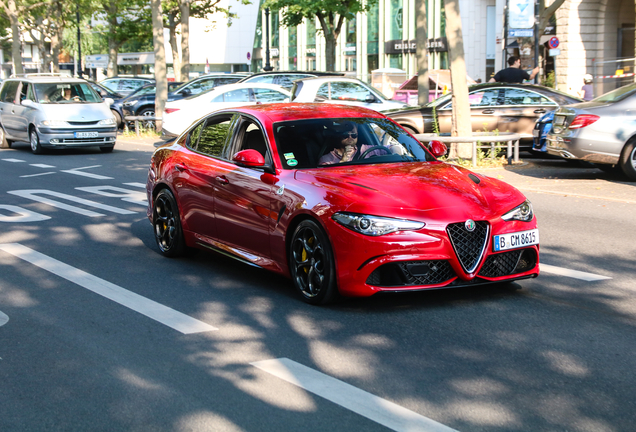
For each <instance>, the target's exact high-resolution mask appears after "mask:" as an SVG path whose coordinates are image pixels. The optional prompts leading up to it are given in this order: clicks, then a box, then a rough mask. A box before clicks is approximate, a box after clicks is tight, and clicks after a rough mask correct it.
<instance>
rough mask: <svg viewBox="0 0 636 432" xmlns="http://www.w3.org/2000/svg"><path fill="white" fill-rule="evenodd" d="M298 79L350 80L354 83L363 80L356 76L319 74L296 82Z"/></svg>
mask: <svg viewBox="0 0 636 432" xmlns="http://www.w3.org/2000/svg"><path fill="white" fill-rule="evenodd" d="M299 81H302V82H331V81H350V82H355V83H359V82H363V81H360V80H359V79H358V78H353V77H348V76H344V75H339V76H337V75H336V76H334V75H330V76H319V77H310V78H301V79H299V80H296V82H299Z"/></svg>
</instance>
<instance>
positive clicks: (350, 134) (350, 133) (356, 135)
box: [342, 132, 358, 139]
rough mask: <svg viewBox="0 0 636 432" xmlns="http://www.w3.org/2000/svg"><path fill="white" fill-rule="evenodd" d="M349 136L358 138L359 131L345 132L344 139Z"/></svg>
mask: <svg viewBox="0 0 636 432" xmlns="http://www.w3.org/2000/svg"><path fill="white" fill-rule="evenodd" d="M349 137H351V138H353V139H356V138H358V134H357V133H353V132H344V133H343V134H342V139H346V138H349Z"/></svg>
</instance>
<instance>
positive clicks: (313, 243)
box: [289, 220, 338, 305]
mask: <svg viewBox="0 0 636 432" xmlns="http://www.w3.org/2000/svg"><path fill="white" fill-rule="evenodd" d="M289 269H290V272H291V276H292V281H293V283H294V286H295V287H296V289H297V290H298V292H299V293H300V295H301V296H302V298H303V300H304V301H306V302H307V303H310V304H314V305H318V304H327V303H330V302H332V301H334V300H335V299H336V298H337V296H338V288H337V286H336V272H335V265H334V258H333V253H332V251H331V246H330V245H329V239H328V238H327V235H326V234H325V232H324V231H323V229H322V228H321V227H320V225H318V224H317V223H316V222H314V221H312V220H305V221H302V222H301V223H300V224H299V225H298V227H297V228H296V229H295V230H294V234H293V236H292V241H291V247H290V251H289Z"/></svg>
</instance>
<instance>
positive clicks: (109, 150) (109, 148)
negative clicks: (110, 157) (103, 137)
mask: <svg viewBox="0 0 636 432" xmlns="http://www.w3.org/2000/svg"><path fill="white" fill-rule="evenodd" d="M114 148H115V144H113V145H110V146H103V147H100V148H99V150H100V151H101V152H102V153H112V151H113V149H114Z"/></svg>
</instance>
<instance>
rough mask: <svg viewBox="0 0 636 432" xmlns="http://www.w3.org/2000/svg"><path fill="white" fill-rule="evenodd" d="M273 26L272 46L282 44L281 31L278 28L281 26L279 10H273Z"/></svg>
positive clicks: (271, 17)
mask: <svg viewBox="0 0 636 432" xmlns="http://www.w3.org/2000/svg"><path fill="white" fill-rule="evenodd" d="M270 20H271V23H270V24H271V26H270V32H271V33H272V47H279V46H280V32H279V31H278V28H279V27H280V18H279V16H278V11H272V12H271V15H270Z"/></svg>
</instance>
